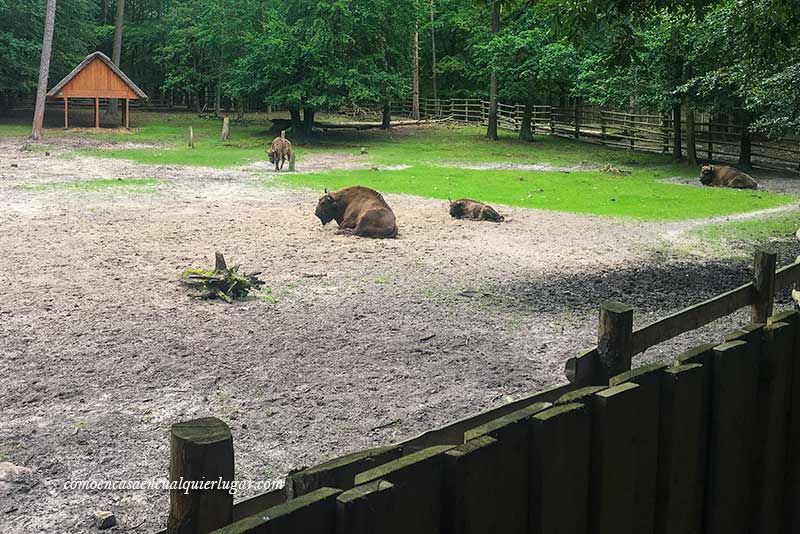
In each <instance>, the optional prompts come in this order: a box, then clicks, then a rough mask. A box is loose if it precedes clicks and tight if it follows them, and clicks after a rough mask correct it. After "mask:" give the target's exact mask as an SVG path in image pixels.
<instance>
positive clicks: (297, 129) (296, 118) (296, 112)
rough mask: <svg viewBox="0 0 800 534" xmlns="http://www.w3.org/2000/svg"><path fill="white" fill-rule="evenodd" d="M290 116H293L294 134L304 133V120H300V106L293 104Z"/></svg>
mask: <svg viewBox="0 0 800 534" xmlns="http://www.w3.org/2000/svg"><path fill="white" fill-rule="evenodd" d="M289 117H290V118H291V124H292V134H294V135H297V136H300V135H302V128H301V126H302V121H301V120H300V108H299V107H297V106H292V107H290V108H289Z"/></svg>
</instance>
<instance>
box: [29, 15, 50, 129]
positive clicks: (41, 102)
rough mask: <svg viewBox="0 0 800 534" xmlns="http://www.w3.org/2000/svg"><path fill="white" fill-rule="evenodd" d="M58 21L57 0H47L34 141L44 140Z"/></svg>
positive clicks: (34, 120)
mask: <svg viewBox="0 0 800 534" xmlns="http://www.w3.org/2000/svg"><path fill="white" fill-rule="evenodd" d="M55 20H56V0H47V12H46V13H45V17H44V35H43V37H42V57H41V60H40V61H39V87H38V88H37V89H36V107H35V109H34V112H33V131H32V132H31V137H32V138H33V139H41V138H42V123H43V122H44V106H45V98H46V97H47V77H48V75H49V73H50V53H51V52H52V51H53V27H54V25H55Z"/></svg>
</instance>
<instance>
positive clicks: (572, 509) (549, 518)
mask: <svg viewBox="0 0 800 534" xmlns="http://www.w3.org/2000/svg"><path fill="white" fill-rule="evenodd" d="M590 439H591V418H590V416H589V408H587V407H586V406H585V405H584V404H580V403H572V404H564V405H561V406H555V407H553V408H549V409H547V410H545V411H543V412H540V413H538V414H536V415H535V416H533V434H532V438H531V457H530V468H531V469H530V495H531V500H530V512H531V514H530V532H531V533H533V534H586V533H587V527H588V522H587V515H588V514H587V506H588V497H589V455H590V450H591V447H590ZM484 532H497V531H493V530H486V531H484Z"/></svg>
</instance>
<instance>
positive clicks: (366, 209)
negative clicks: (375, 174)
mask: <svg viewBox="0 0 800 534" xmlns="http://www.w3.org/2000/svg"><path fill="white" fill-rule="evenodd" d="M314 215H316V216H317V217H318V218H319V220H320V221H322V225H323V226H324V225H326V224H328V223H329V222H331V221H332V220H336V222H337V223H338V225H339V229H338V230H336V233H337V234H348V235H357V236H360V237H397V222H396V220H395V216H394V212H392V208H390V207H389V205H388V204H387V203H386V201H385V200H384V199H383V196H381V194H380V193H378V192H377V191H374V190H372V189H370V188H368V187H362V186H360V185H357V186H354V187H345V188H344V189H339V190H338V191H333V192H328V190H327V189H326V190H325V194H324V195H323V196H322V197H320V199H319V202H318V203H317V209H316V211H315V212H314Z"/></svg>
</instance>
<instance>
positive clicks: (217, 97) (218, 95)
mask: <svg viewBox="0 0 800 534" xmlns="http://www.w3.org/2000/svg"><path fill="white" fill-rule="evenodd" d="M221 107H222V90H221V89H220V85H219V84H217V88H216V90H215V93H214V116H216V117H219V111H220V108H221Z"/></svg>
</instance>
